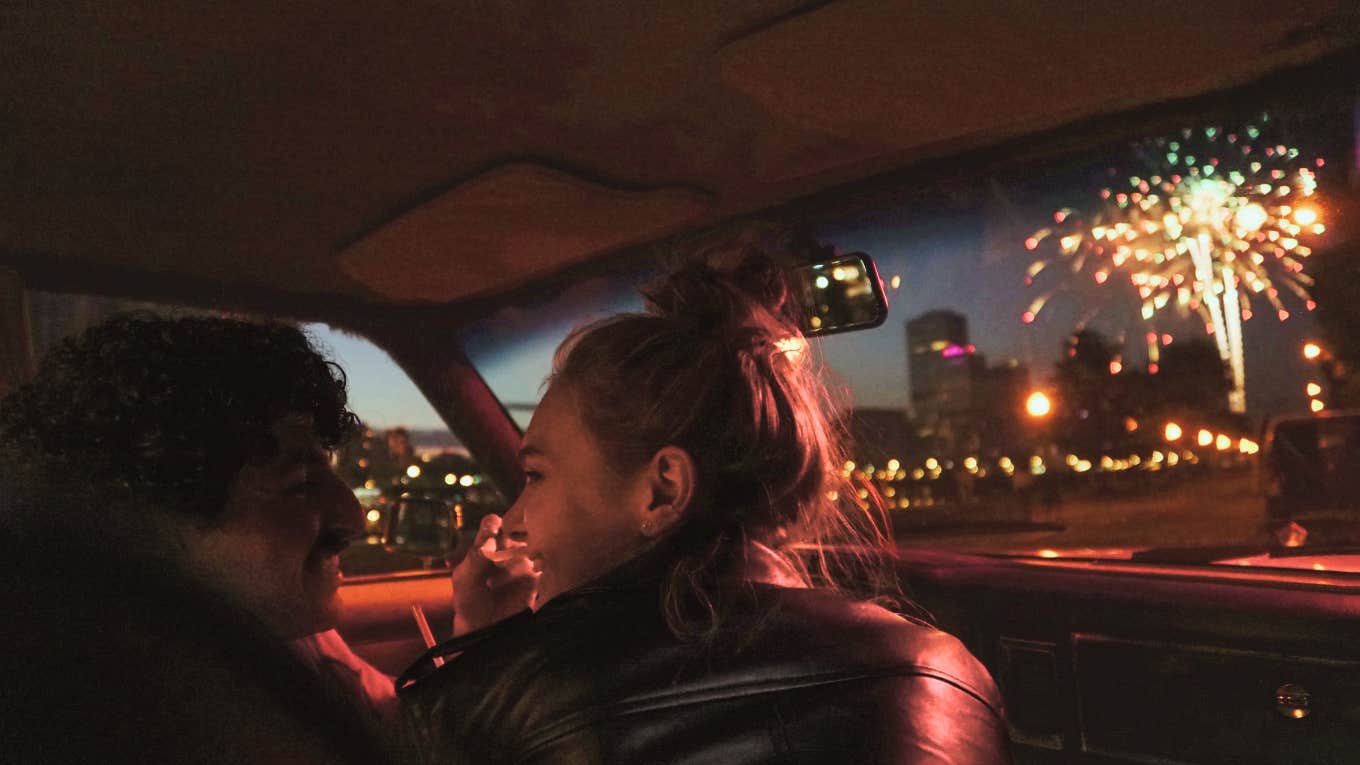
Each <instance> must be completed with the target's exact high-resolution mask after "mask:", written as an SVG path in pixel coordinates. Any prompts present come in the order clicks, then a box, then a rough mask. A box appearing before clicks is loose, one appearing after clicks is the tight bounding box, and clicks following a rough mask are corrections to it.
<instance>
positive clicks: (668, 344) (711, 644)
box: [398, 255, 1009, 763]
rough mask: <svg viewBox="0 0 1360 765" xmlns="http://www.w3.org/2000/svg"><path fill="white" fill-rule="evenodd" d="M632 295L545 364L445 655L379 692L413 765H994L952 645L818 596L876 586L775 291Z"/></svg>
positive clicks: (983, 689) (864, 531)
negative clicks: (410, 735) (398, 712)
mask: <svg viewBox="0 0 1360 765" xmlns="http://www.w3.org/2000/svg"><path fill="white" fill-rule="evenodd" d="M647 297H648V299H649V301H650V303H651V310H650V312H649V313H647V314H641V315H622V316H617V317H614V318H610V319H607V320H604V321H602V322H599V323H596V324H593V325H590V326H587V327H585V328H583V329H580V330H578V331H576V332H575V333H573V335H572V336H571V337H569V338H568V340H567V341H566V342H565V343H564V344H563V346H562V348H560V349H559V351H558V355H557V358H556V360H555V364H554V367H555V370H554V373H553V376H552V378H551V380H550V384H549V387H548V390H547V393H546V395H545V396H544V398H543V401H542V403H541V404H540V406H539V407H538V409H537V411H536V412H535V414H534V418H533V421H532V422H531V423H530V425H529V429H528V431H527V432H526V433H525V436H524V443H523V448H522V450H521V459H522V462H523V467H524V474H525V487H524V491H523V493H522V494H521V495H520V497H519V499H518V501H516V503H515V505H514V506H513V507H512V508H511V509H510V511H509V512H508V513H507V515H506V517H505V519H504V523H503V528H498V526H499V525H500V524H499V523H498V519H491V520H490V522H489V523H487V524H485V525H484V526H483V528H482V531H481V534H480V535H479V537H478V539H477V546H476V547H477V549H475V550H474V552H473V553H472V554H470V555H469V556H468V558H467V559H466V560H465V561H464V562H463V563H462V564H460V565H459V567H458V568H457V569H456V570H455V573H454V584H455V592H457V593H458V597H457V598H456V603H455V606H456V609H457V611H458V613H459V616H458V623H457V632H458V633H460V636H458V637H455V638H454V639H453V640H452V641H450V642H449V643H446V644H444V645H442V646H438V647H436V648H435V649H433V650H432V651H431V652H430V653H429V654H427V655H426V656H425V657H424V658H423V659H422V660H421V661H420V662H418V663H417V664H416V665H415V666H413V667H412V668H411V669H410V670H408V671H407V673H406V675H404V676H403V677H402V678H401V679H400V680H399V681H398V684H399V686H401V687H402V690H401V694H402V697H403V699H404V701H406V702H407V706H408V711H409V713H410V716H411V719H412V720H413V722H414V727H415V730H416V733H417V735H418V736H419V737H420V738H421V739H422V740H423V742H424V744H425V746H426V747H427V752H428V754H429V757H430V759H432V760H434V761H457V762H467V761H473V762H475V761H495V762H501V761H506V762H526V761H533V762H538V761H544V762H547V761H553V762H556V761H572V762H647V763H656V762H671V761H680V760H684V761H704V762H797V761H804V760H806V761H813V762H912V763H916V762H932V763H934V762H940V763H993V762H1005V761H1009V756H1008V754H1007V743H1006V733H1005V726H1004V723H1003V720H1002V717H1001V714H1000V701H999V699H998V696H997V693H996V690H995V687H994V686H993V684H992V682H991V679H990V678H989V677H988V675H987V673H986V671H985V670H984V669H983V668H982V667H981V665H979V664H978V663H977V661H976V660H975V659H973V657H972V656H970V655H969V654H968V652H967V651H966V650H965V649H964V648H963V647H962V645H961V644H960V643H959V642H958V641H957V640H955V639H954V638H952V637H950V636H948V635H946V634H944V633H942V632H939V631H937V630H934V629H932V628H931V627H929V626H928V625H927V624H926V623H924V622H920V621H915V620H911V619H907V618H903V617H900V616H897V615H895V614H893V613H891V612H890V611H888V610H886V609H884V608H881V607H879V606H876V605H870V604H868V603H864V602H856V601H855V600H854V599H852V598H851V597H849V596H847V595H846V594H844V593H843V592H842V591H841V590H840V589H839V588H838V587H837V586H836V583H837V582H838V581H840V582H844V581H845V580H846V576H847V574H849V575H850V576H851V577H852V578H853V579H855V580H856V581H857V583H858V584H860V585H865V584H868V585H872V584H873V583H874V582H880V583H881V582H886V581H891V571H890V570H889V569H887V568H886V566H885V565H883V564H884V562H885V561H886V557H885V556H883V555H879V554H870V553H868V552H866V551H868V550H874V549H878V550H880V551H881V550H883V549H884V547H885V540H884V537H883V536H882V535H881V534H879V533H878V532H877V531H876V530H875V529H876V526H875V524H874V522H873V521H874V520H875V515H874V513H873V512H871V508H870V507H868V506H863V505H858V504H855V503H853V502H847V501H846V500H847V499H853V498H855V497H856V496H858V494H857V493H856V491H855V489H853V488H852V487H851V486H850V485H849V483H848V481H847V479H846V477H845V476H844V474H843V473H842V472H841V466H842V465H843V464H844V460H845V454H844V452H843V451H842V446H841V443H840V438H839V434H840V429H839V428H838V427H837V426H836V423H835V422H834V421H833V420H832V418H831V415H830V414H829V412H831V411H833V410H832V409H831V408H830V407H829V405H828V404H829V402H828V401H827V400H826V399H827V395H826V390H825V388H824V387H823V386H822V385H821V383H820V382H819V380H818V377H817V375H816V370H814V369H813V368H812V365H811V364H809V363H808V359H806V358H805V354H804V353H803V352H802V351H803V350H804V349H805V348H806V344H805V343H803V342H802V338H801V335H800V334H799V332H798V330H797V329H796V323H795V322H794V320H793V318H792V316H791V312H790V311H789V310H788V307H787V305H786V301H785V297H786V291H785V286H784V281H783V278H782V274H781V272H780V271H779V270H778V269H777V268H776V267H774V266H773V264H772V263H771V262H770V261H769V260H767V259H765V258H763V257H760V256H756V255H748V256H746V257H744V258H743V259H742V261H741V262H740V263H739V264H738V265H737V267H736V268H734V269H732V270H730V271H727V272H720V271H718V270H716V269H714V268H711V267H709V266H705V265H691V266H687V267H685V268H683V269H681V270H680V271H678V272H677V273H675V274H673V275H672V276H670V277H669V278H667V279H666V280H665V281H664V282H663V283H661V284H660V285H658V286H656V287H654V288H653V289H652V290H651V291H650V292H648V293H647ZM847 510H848V512H847ZM497 531H499V532H500V536H501V538H502V539H505V538H508V539H509V540H512V541H511V543H510V544H511V545H512V546H510V547H509V549H505V550H500V551H498V550H497V549H496V547H497V544H496V541H495V539H496V537H494V536H493V534H494V533H495V532H497ZM832 545H840V546H842V549H853V550H856V551H857V554H855V555H849V554H843V555H840V556H833V555H829V554H827V553H826V552H825V551H826V550H828V549H830V548H831V546H832ZM808 550H811V551H812V553H810V554H809V553H807V552H806V551H808ZM506 559H511V560H509V561H507V560H506ZM526 561H527V565H531V566H532V568H533V570H534V571H536V572H539V573H538V574H537V580H536V582H535V581H534V580H533V578H531V577H526V576H522V575H521V576H516V575H515V566H517V565H518V566H519V567H520V572H521V573H523V571H524V570H526V563H525V562H526ZM497 564H499V565H497ZM535 584H536V593H535V591H534V585H535ZM526 604H531V605H532V609H529V610H524V606H525V605H526ZM516 611H518V613H514V612H516ZM512 613H513V615H510V616H508V618H502V617H506V616H507V615H508V614H512ZM497 619H501V620H500V621H497ZM463 633H465V634H463ZM439 660H446V661H444V663H443V666H442V668H436V665H437V662H438V661H439Z"/></svg>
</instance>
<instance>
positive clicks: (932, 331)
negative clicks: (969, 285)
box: [907, 311, 986, 424]
mask: <svg viewBox="0 0 1360 765" xmlns="http://www.w3.org/2000/svg"><path fill="white" fill-rule="evenodd" d="M907 365H908V378H909V379H910V381H911V406H912V410H913V412H914V413H915V415H916V418H917V419H918V420H919V421H921V422H923V423H926V424H930V423H934V422H936V421H938V420H940V419H942V418H945V417H949V416H953V415H959V414H965V413H967V412H969V411H971V410H972V409H973V403H974V398H975V397H976V388H977V385H978V380H979V377H980V376H981V374H982V372H983V370H985V368H986V362H985V360H984V359H983V358H982V357H981V356H979V355H978V354H977V349H976V348H974V347H973V346H972V345H971V344H970V343H969V342H968V320H967V319H966V318H964V317H963V315H962V314H958V313H955V312H953V311H931V312H929V313H923V314H921V315H920V316H917V317H916V318H914V319H912V320H911V321H908V322H907Z"/></svg>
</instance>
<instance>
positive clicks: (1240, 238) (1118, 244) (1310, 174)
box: [1022, 116, 1326, 412]
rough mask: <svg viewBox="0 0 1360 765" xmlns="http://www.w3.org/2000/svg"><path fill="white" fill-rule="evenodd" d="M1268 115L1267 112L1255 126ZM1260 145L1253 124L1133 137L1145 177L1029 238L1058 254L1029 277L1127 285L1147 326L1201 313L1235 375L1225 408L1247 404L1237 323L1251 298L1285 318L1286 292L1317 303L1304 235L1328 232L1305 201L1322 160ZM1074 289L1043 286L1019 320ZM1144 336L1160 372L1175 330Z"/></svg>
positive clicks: (1308, 304)
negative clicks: (1058, 274) (1061, 270)
mask: <svg viewBox="0 0 1360 765" xmlns="http://www.w3.org/2000/svg"><path fill="white" fill-rule="evenodd" d="M1269 121H1270V118H1269V117H1268V116H1262V118H1261V120H1260V123H1259V124H1260V125H1266V124H1268V123H1269ZM1264 144H1265V139H1264V138H1263V137H1262V130H1261V128H1260V127H1258V126H1257V125H1247V126H1246V127H1245V128H1243V130H1242V131H1241V132H1225V131H1223V130H1221V129H1219V128H1216V127H1209V128H1204V129H1201V130H1198V131H1193V130H1188V129H1187V130H1183V131H1181V133H1180V134H1179V135H1178V136H1175V137H1162V138H1155V139H1148V140H1144V141H1140V142H1138V143H1136V144H1135V145H1134V147H1133V148H1134V153H1135V155H1136V158H1137V160H1138V163H1139V164H1140V165H1141V166H1142V167H1144V168H1145V171H1146V174H1138V175H1132V176H1130V177H1128V178H1127V182H1126V183H1124V182H1121V183H1118V184H1115V185H1113V186H1111V187H1109V188H1105V189H1102V190H1101V191H1100V199H1099V203H1098V204H1097V205H1096V208H1095V210H1094V212H1092V213H1090V214H1088V215H1084V214H1081V213H1079V212H1078V211H1076V210H1073V209H1070V208H1068V209H1062V210H1059V211H1057V212H1056V213H1054V215H1053V218H1054V225H1053V226H1051V227H1048V228H1044V229H1042V230H1040V231H1037V232H1035V233H1034V235H1033V236H1031V237H1030V238H1029V239H1028V240H1026V242H1025V246H1026V247H1027V248H1028V249H1030V250H1039V249H1040V247H1041V246H1045V247H1046V248H1047V247H1048V245H1046V242H1054V241H1055V242H1056V247H1054V248H1052V249H1053V250H1054V252H1053V254H1051V255H1050V256H1049V257H1046V258H1043V259H1039V260H1036V261H1035V262H1034V263H1032V264H1031V265H1030V267H1029V269H1028V270H1027V272H1026V278H1025V282H1026V284H1027V285H1028V284H1033V282H1034V281H1035V279H1036V277H1038V276H1039V275H1040V274H1041V273H1043V272H1044V271H1045V270H1048V269H1050V268H1054V267H1056V266H1059V265H1066V266H1067V267H1068V269H1069V270H1070V272H1071V273H1072V274H1073V276H1074V280H1075V281H1076V282H1077V283H1080V282H1081V281H1084V280H1085V279H1091V280H1093V282H1094V283H1095V284H1096V285H1111V284H1115V285H1118V284H1127V285H1129V286H1131V287H1132V288H1133V289H1135V290H1136V291H1137V293H1138V296H1139V298H1140V299H1141V301H1142V305H1141V311H1140V319H1141V320H1142V321H1143V322H1145V323H1150V322H1152V321H1153V320H1154V319H1155V318H1157V317H1158V316H1159V314H1161V313H1162V312H1163V311H1165V310H1167V309H1171V310H1174V311H1177V312H1178V313H1179V314H1181V315H1183V316H1189V315H1191V314H1196V315H1198V316H1199V317H1200V318H1201V319H1203V321H1204V328H1205V332H1206V333H1208V334H1209V335H1210V336H1212V337H1213V338H1214V341H1215V343H1216V344H1217V345H1218V350H1219V355H1220V356H1221V357H1222V358H1223V360H1224V362H1225V363H1227V364H1228V366H1229V369H1230V370H1231V372H1232V377H1233V387H1232V391H1231V392H1230V393H1229V399H1228V404H1229V408H1230V409H1231V410H1232V411H1235V412H1242V411H1244V410H1245V409H1246V380H1245V372H1244V368H1243V362H1242V322H1243V321H1248V320H1250V319H1251V318H1252V316H1253V315H1254V313H1253V301H1254V300H1255V301H1262V300H1263V301H1265V302H1266V303H1267V304H1269V306H1270V307H1271V308H1272V309H1273V310H1274V312H1275V315H1276V316H1277V317H1278V318H1279V320H1280V321H1284V320H1286V319H1288V318H1289V315H1290V311H1289V309H1288V308H1287V307H1286V305H1285V302H1284V300H1282V299H1281V298H1282V297H1283V294H1284V293H1288V294H1289V295H1292V298H1290V299H1291V300H1297V302H1298V303H1299V304H1301V305H1302V306H1303V307H1304V309H1305V310H1309V311H1311V310H1313V308H1314V307H1315V305H1314V303H1313V300H1312V298H1311V297H1310V295H1309V293H1308V288H1309V287H1310V286H1312V284H1313V281H1312V279H1311V278H1310V277H1309V276H1308V275H1307V274H1305V273H1304V272H1303V261H1304V260H1305V259H1306V258H1307V257H1308V256H1309V255H1311V254H1312V250H1311V248H1310V247H1308V246H1307V245H1306V244H1304V241H1311V240H1312V238H1313V237H1316V236H1319V235H1321V234H1322V233H1323V232H1325V231H1326V227H1325V226H1324V224H1323V223H1322V222H1321V214H1320V212H1319V210H1318V208H1317V207H1316V206H1314V205H1313V204H1311V203H1310V201H1309V200H1310V198H1311V197H1313V195H1314V193H1315V192H1316V190H1317V176H1316V173H1315V168H1320V167H1322V166H1323V165H1324V162H1323V160H1322V159H1321V158H1314V159H1311V160H1305V159H1302V158H1301V154H1300V151H1299V149H1298V148H1296V147H1291V146H1286V145H1284V144H1275V145H1269V146H1267V145H1264ZM1111 172H1112V174H1113V171H1111ZM1070 287H1071V285H1069V284H1062V285H1059V286H1058V287H1056V288H1054V289H1051V290H1049V291H1047V292H1045V293H1043V294H1041V295H1040V296H1039V297H1037V298H1035V299H1034V300H1033V301H1032V302H1031V303H1030V305H1029V308H1028V310H1027V311H1025V313H1024V315H1023V317H1022V319H1023V320H1024V321H1025V322H1026V323H1030V322H1033V321H1034V320H1035V319H1036V318H1037V317H1038V316H1039V314H1040V312H1041V311H1042V310H1043V308H1044V306H1045V304H1046V303H1048V301H1049V300H1050V299H1051V298H1052V297H1053V295H1054V294H1055V293H1056V292H1057V291H1059V290H1062V289H1070ZM1147 337H1148V338H1149V341H1148V349H1149V362H1150V371H1154V372H1155V371H1156V367H1155V366H1151V365H1155V363H1156V362H1157V352H1158V351H1157V349H1158V346H1159V345H1161V344H1164V343H1162V342H1161V341H1162V340H1165V341H1167V342H1170V337H1169V336H1162V335H1159V334H1158V333H1156V332H1155V331H1153V332H1149V333H1148V334H1147Z"/></svg>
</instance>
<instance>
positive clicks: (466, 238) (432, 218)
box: [340, 164, 711, 302]
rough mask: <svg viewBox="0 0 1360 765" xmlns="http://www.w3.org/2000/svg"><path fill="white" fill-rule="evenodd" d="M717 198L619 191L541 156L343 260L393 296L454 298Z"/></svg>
mask: <svg viewBox="0 0 1360 765" xmlns="http://www.w3.org/2000/svg"><path fill="white" fill-rule="evenodd" d="M710 204H711V202H710V201H709V199H708V198H707V197H706V196H705V195H703V194H701V193H698V192H695V191H690V190H683V189H656V190H644V191H634V190H620V189H614V188H609V187H606V186H602V185H600V184H597V183H594V182H591V181H588V180H585V179H583V178H579V177H577V176H574V175H571V174H568V173H564V172H562V171H559V170H556V169H553V168H549V167H545V166H542V165H534V164H513V165H506V166H502V167H498V168H495V169H493V170H491V171H489V172H487V173H484V174H482V175H479V176H477V177H476V178H473V179H472V180H470V181H468V182H466V183H463V184H460V185H458V186H456V187H454V188H453V189H451V190H449V191H447V192H445V193H444V194H441V195H439V196H438V197H435V198H434V199H432V200H430V201H428V202H426V203H424V204H422V205H420V206H419V207H416V208H415V209H413V210H410V211H409V212H407V213H405V214H403V215H401V216H399V217H398V218H396V219H395V220H393V221H391V222H390V223H388V224H387V225H385V226H382V227H381V228H379V229H377V230H376V231H374V232H372V233H371V234H369V235H368V236H366V237H364V238H363V239H361V240H359V241H357V242H355V243H354V244H352V245H350V246H349V247H347V248H345V250H344V251H343V252H342V253H341V254H340V267H341V269H342V270H343V271H344V272H345V273H346V274H347V275H348V276H350V277H351V278H353V279H355V280H357V281H359V282H361V283H363V284H364V285H365V286H367V287H368V288H370V289H372V290H374V291H375V292H378V293H379V294H382V295H384V296H386V297H388V298H391V299H393V300H401V301H427V302H446V301H451V300H457V299H459V298H463V297H468V296H470V295H474V294H480V293H485V292H492V291H495V290H497V289H502V288H507V287H510V286H513V285H515V284H519V283H521V282H523V281H524V280H525V279H526V278H528V277H532V276H536V275H545V274H549V273H552V272H554V271H557V270H560V269H562V268H564V267H567V266H570V265H573V264H576V263H579V262H582V261H584V260H586V259H588V258H590V257H591V256H592V255H597V254H600V253H604V252H608V251H611V250H615V249H618V248H620V247H623V246H626V245H629V244H637V243H639V242H643V241H646V240H648V239H652V238H655V237H659V236H662V235H664V234H667V233H670V232H673V231H675V230H677V229H679V228H680V227H682V226H684V225H686V224H687V223H690V222H693V221H695V220H696V219H698V218H699V217H700V216H702V215H703V214H704V213H705V212H706V211H707V210H708V208H709V206H710Z"/></svg>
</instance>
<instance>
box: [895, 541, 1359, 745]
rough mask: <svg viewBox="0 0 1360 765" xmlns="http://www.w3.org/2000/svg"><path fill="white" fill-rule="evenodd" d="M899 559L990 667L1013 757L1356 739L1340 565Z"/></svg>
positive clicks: (919, 555) (914, 555) (1350, 624)
mask: <svg viewBox="0 0 1360 765" xmlns="http://www.w3.org/2000/svg"><path fill="white" fill-rule="evenodd" d="M900 567H901V568H900V573H901V576H902V579H903V581H904V583H905V584H906V585H907V587H908V589H909V591H910V592H911V594H912V595H913V596H914V598H915V599H916V600H917V601H918V602H919V603H920V604H921V605H923V606H925V607H926V608H927V609H929V610H930V611H932V612H933V613H934V614H935V615H936V618H937V620H938V621H939V623H940V626H941V627H942V628H944V629H946V630H949V631H951V632H953V633H955V634H956V635H958V636H959V637H960V638H961V639H962V640H964V642H965V643H966V644H967V645H968V646H969V648H970V649H971V650H972V651H973V652H974V653H975V654H976V655H977V656H978V657H979V658H980V659H981V660H982V661H983V662H984V663H985V664H987V666H988V668H989V669H990V670H991V671H992V673H993V675H994V676H995V677H996V679H997V682H998V684H999V685H1000V687H1001V689H1002V693H1003V696H1004V697H1005V699H1006V704H1007V715H1008V717H1009V719H1010V722H1011V726H1012V741H1013V743H1014V745H1015V748H1016V754H1017V759H1018V761H1019V762H1022V763H1048V762H1065V763H1135V762H1137V763H1275V762H1291V763H1339V762H1346V761H1348V758H1350V757H1351V756H1352V754H1353V753H1355V752H1360V648H1357V647H1360V594H1357V591H1356V589H1355V587H1354V585H1353V584H1352V583H1350V582H1347V581H1345V580H1344V579H1340V578H1338V577H1335V576H1327V575H1322V574H1318V575H1315V574H1314V572H1304V573H1298V574H1294V573H1285V572H1274V571H1242V570H1227V571H1216V570H1214V569H1212V568H1211V567H1186V566H1148V565H1137V564H1134V565H1130V566H1127V568H1121V566H1119V565H1111V564H1084V563H1070V562H1054V561H1040V560H1008V559H986V558H975V557H969V556H952V555H945V554H942V553H928V552H920V551H906V552H903V553H902V557H901V563H900ZM1300 705H1303V706H1304V711H1302V712H1300V711H1298V707H1299V706H1300Z"/></svg>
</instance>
